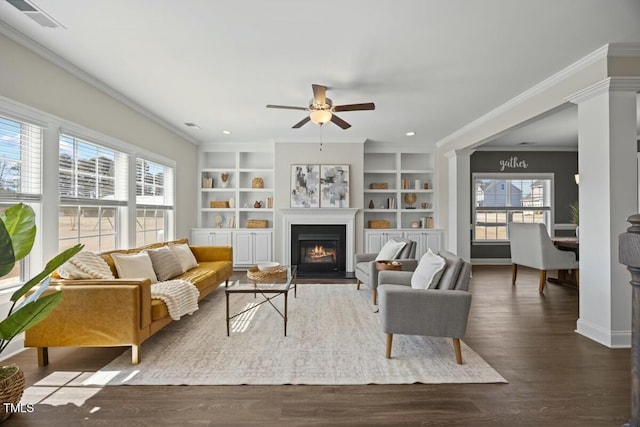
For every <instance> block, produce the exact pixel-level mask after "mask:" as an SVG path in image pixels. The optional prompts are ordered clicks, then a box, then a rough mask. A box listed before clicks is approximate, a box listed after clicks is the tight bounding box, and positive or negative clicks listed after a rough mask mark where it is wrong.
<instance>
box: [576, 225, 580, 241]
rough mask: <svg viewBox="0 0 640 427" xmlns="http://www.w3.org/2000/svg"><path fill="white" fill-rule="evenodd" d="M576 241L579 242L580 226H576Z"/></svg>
mask: <svg viewBox="0 0 640 427" xmlns="http://www.w3.org/2000/svg"><path fill="white" fill-rule="evenodd" d="M576 239H578V240H580V226H578V225H576Z"/></svg>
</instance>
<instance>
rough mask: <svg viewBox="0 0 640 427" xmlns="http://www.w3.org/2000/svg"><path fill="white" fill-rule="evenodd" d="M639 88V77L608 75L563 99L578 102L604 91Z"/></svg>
mask: <svg viewBox="0 0 640 427" xmlns="http://www.w3.org/2000/svg"><path fill="white" fill-rule="evenodd" d="M639 90H640V77H608V78H606V79H604V80H601V81H599V82H598V83H596V84H593V85H591V86H589V87H586V88H584V89H582V90H580V91H578V92H576V93H574V94H573V95H571V96H568V97H566V98H565V100H566V101H569V102H572V103H574V104H580V103H581V102H584V101H586V100H588V99H591V98H593V97H594V96H597V95H600V94H602V93H605V92H638V91H639Z"/></svg>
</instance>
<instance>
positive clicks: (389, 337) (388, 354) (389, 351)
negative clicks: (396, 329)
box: [386, 334, 393, 359]
mask: <svg viewBox="0 0 640 427" xmlns="http://www.w3.org/2000/svg"><path fill="white" fill-rule="evenodd" d="M391 344H393V334H387V352H386V356H387V359H391Z"/></svg>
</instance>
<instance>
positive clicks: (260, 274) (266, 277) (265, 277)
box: [247, 267, 287, 282]
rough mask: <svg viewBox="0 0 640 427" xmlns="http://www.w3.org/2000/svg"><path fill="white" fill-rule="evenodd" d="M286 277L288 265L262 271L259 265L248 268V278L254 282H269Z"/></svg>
mask: <svg viewBox="0 0 640 427" xmlns="http://www.w3.org/2000/svg"><path fill="white" fill-rule="evenodd" d="M286 277H287V268H286V267H278V268H274V269H273V270H269V271H260V270H259V269H258V267H249V268H248V269H247V278H249V280H253V281H254V282H268V281H270V280H277V279H286Z"/></svg>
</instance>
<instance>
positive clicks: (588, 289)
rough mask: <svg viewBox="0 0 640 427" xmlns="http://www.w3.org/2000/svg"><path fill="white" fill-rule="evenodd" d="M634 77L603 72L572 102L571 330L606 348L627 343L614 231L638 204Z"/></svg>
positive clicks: (625, 276)
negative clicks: (575, 178)
mask: <svg viewBox="0 0 640 427" xmlns="http://www.w3.org/2000/svg"><path fill="white" fill-rule="evenodd" d="M639 88H640V78H609V79H606V80H604V81H602V82H600V83H598V84H596V85H594V86H592V87H590V88H587V89H585V90H583V91H581V92H579V93H578V94H576V95H574V96H573V97H571V98H570V99H569V100H570V101H571V102H574V103H576V104H578V123H579V131H578V164H579V166H578V169H579V173H580V188H579V196H580V197H579V201H580V317H579V319H578V322H577V330H576V332H578V333H580V334H581V335H584V336H586V337H588V338H590V339H592V340H594V341H597V342H599V343H601V344H604V345H606V346H608V347H611V348H616V347H629V346H630V343H631V287H630V286H629V284H628V282H629V273H628V272H627V271H626V269H625V267H624V266H623V265H621V264H620V263H619V262H618V236H619V235H620V234H621V233H623V232H624V231H625V230H626V228H627V225H628V224H627V223H626V218H627V217H628V216H629V215H632V214H634V213H636V210H637V207H638V200H637V197H638V181H637V165H636V156H637V143H636V141H637V139H638V137H637V122H636V102H637V93H636V92H637V91H638V89H639Z"/></svg>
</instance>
